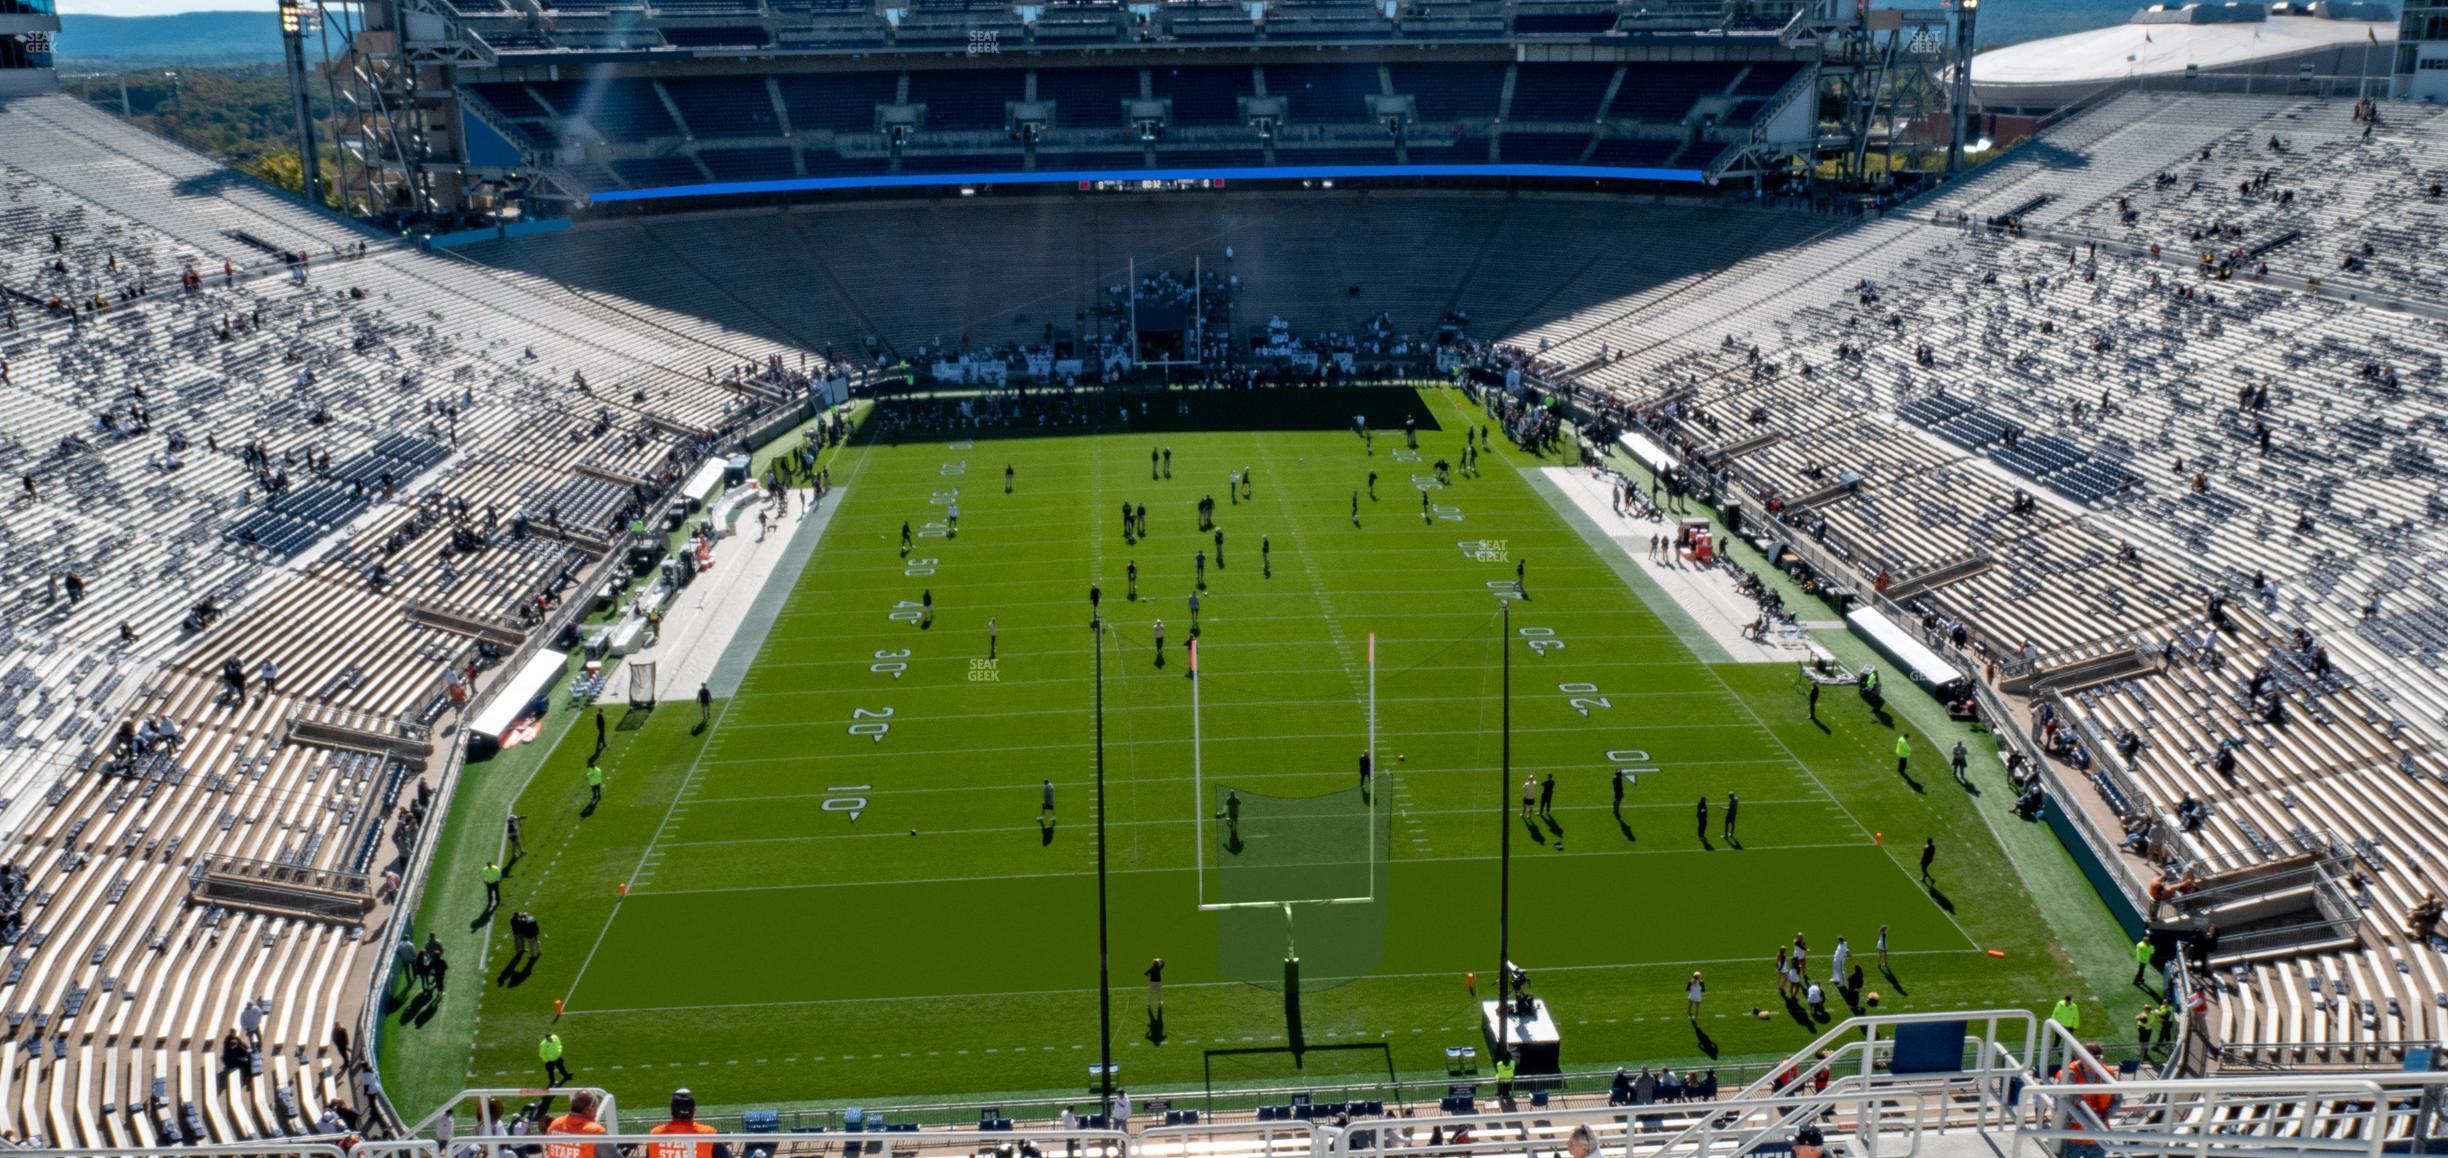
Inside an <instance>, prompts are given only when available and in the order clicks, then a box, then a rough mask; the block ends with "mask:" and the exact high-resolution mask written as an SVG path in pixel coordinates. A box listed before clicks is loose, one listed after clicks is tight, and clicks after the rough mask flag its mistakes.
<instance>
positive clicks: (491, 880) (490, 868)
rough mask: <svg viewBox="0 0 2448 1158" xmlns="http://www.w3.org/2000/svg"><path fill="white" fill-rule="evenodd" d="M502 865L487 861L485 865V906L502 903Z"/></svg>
mask: <svg viewBox="0 0 2448 1158" xmlns="http://www.w3.org/2000/svg"><path fill="white" fill-rule="evenodd" d="M501 877H502V874H501V866H500V865H498V864H495V863H494V862H492V861H486V862H485V866H484V886H485V907H486V908H488V909H490V908H492V907H494V906H495V905H498V904H501Z"/></svg>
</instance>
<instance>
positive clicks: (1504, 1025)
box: [1492, 599, 1513, 1065]
mask: <svg viewBox="0 0 2448 1158" xmlns="http://www.w3.org/2000/svg"><path fill="white" fill-rule="evenodd" d="M1499 625H1500V626H1499V628H1498V632H1499V634H1498V635H1497V636H1496V646H1497V647H1498V648H1499V649H1501V650H1502V651H1503V652H1504V665H1503V666H1504V680H1503V682H1502V683H1500V684H1498V685H1497V687H1498V689H1499V690H1498V693H1497V698H1498V701H1499V703H1501V704H1502V705H1503V706H1502V709H1501V714H1500V715H1499V716H1498V720H1499V724H1498V733H1499V737H1500V738H1499V740H1498V748H1497V751H1498V752H1499V753H1500V755H1499V757H1498V761H1497V762H1498V766H1499V768H1501V769H1502V770H1501V771H1499V772H1497V773H1496V821H1497V824H1496V831H1497V832H1499V833H1501V834H1502V835H1501V836H1500V837H1499V838H1498V839H1499V840H1500V842H1501V844H1500V846H1499V847H1498V849H1497V852H1496V1057H1495V1058H1494V1059H1493V1063H1492V1064H1495V1065H1503V1064H1504V1060H1505V1050H1506V1049H1507V1048H1508V1047H1507V1044H1506V1038H1507V1037H1509V1036H1510V1034H1509V1032H1508V1031H1509V1030H1510V1028H1511V1026H1512V1018H1511V1016H1510V1014H1511V1012H1512V1008H1513V601H1512V600H1510V599H1507V600H1505V601H1504V617H1503V618H1502V619H1501V620H1500V621H1499Z"/></svg>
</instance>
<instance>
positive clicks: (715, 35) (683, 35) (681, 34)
mask: <svg viewBox="0 0 2448 1158" xmlns="http://www.w3.org/2000/svg"><path fill="white" fill-rule="evenodd" d="M663 39H664V41H665V42H666V43H668V44H670V45H671V46H672V47H674V48H765V47H768V46H770V45H771V44H772V43H773V41H772V39H771V38H770V37H768V36H766V35H765V30H764V29H763V28H760V27H757V26H756V25H753V24H743V25H735V26H729V27H722V28H675V27H666V28H664V29H663Z"/></svg>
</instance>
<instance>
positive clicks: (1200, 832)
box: [1134, 291, 1207, 909]
mask: <svg viewBox="0 0 2448 1158" xmlns="http://www.w3.org/2000/svg"><path fill="white" fill-rule="evenodd" d="M1134 292H1135V291H1134ZM1187 650H1188V651H1189V652H1190V805H1191V809H1190V824H1191V836H1192V839H1191V841H1190V849H1191V855H1192V856H1193V857H1194V858H1195V859H1193V860H1192V861H1191V864H1192V866H1193V869H1194V871H1195V872H1196V874H1197V879H1198V903H1199V907H1200V908H1202V909H1203V908H1206V907H1207V785H1206V782H1205V781H1204V780H1203V779H1202V778H1201V774H1200V768H1199V764H1200V760H1199V748H1200V745H1199V678H1198V637H1197V636H1195V635H1194V636H1191V637H1190V642H1189V644H1188V645H1187Z"/></svg>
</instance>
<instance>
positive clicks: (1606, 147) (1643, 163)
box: [1589, 137, 1675, 169]
mask: <svg viewBox="0 0 2448 1158" xmlns="http://www.w3.org/2000/svg"><path fill="white" fill-rule="evenodd" d="M1674 151H1675V142H1673V141H1648V140H1641V139H1639V138H1636V137H1609V138H1607V139H1606V140H1603V141H1600V142H1598V148H1597V149H1596V150H1594V151H1593V152H1591V153H1590V159H1589V163H1590V164H1592V165H1615V166H1621V167H1625V168H1641V169H1653V168H1656V167H1658V166H1660V165H1664V164H1665V163H1666V162H1667V161H1668V160H1669V159H1671V158H1672V157H1673V156H1674Z"/></svg>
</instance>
